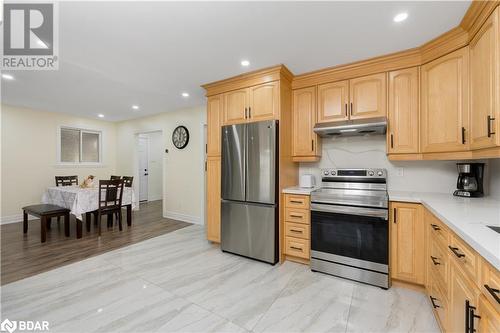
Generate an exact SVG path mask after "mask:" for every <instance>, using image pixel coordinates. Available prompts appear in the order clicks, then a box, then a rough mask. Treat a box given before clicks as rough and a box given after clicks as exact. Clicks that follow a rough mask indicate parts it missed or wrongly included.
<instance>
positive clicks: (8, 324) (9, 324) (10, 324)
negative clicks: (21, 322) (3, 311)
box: [0, 319, 17, 333]
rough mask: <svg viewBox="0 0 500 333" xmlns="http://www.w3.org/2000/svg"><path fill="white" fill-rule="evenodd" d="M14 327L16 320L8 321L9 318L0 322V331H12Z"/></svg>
mask: <svg viewBox="0 0 500 333" xmlns="http://www.w3.org/2000/svg"><path fill="white" fill-rule="evenodd" d="M16 328H17V322H16V321H10V320H9V319H5V320H4V321H2V323H1V324H0V330H2V331H8V332H9V333H12V332H14V331H15V330H16Z"/></svg>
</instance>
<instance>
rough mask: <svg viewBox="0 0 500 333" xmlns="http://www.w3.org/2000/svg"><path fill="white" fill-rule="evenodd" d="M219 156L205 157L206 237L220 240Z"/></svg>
mask: <svg viewBox="0 0 500 333" xmlns="http://www.w3.org/2000/svg"><path fill="white" fill-rule="evenodd" d="M220 173H221V160H220V158H208V159H207V239H208V240H209V241H212V242H216V243H219V242H220V219H221V216H220V205H221V203H220V187H221V184H220V181H221V174H220Z"/></svg>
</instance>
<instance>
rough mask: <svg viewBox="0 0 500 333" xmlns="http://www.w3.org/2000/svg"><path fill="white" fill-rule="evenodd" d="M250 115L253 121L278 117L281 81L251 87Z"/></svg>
mask: <svg viewBox="0 0 500 333" xmlns="http://www.w3.org/2000/svg"><path fill="white" fill-rule="evenodd" d="M249 91H250V104H249V110H248V115H249V118H250V120H251V121H261V120H271V119H278V114H279V82H278V81H275V82H269V83H264V84H260V85H258V86H254V87H250V88H249Z"/></svg>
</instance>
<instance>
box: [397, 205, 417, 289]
mask: <svg viewBox="0 0 500 333" xmlns="http://www.w3.org/2000/svg"><path fill="white" fill-rule="evenodd" d="M391 214H392V219H391V222H392V223H391V242H390V244H391V277H392V278H393V279H398V280H401V281H406V282H411V283H415V284H420V285H423V284H424V272H425V270H424V251H425V247H424V221H423V208H422V206H421V205H420V204H411V203H402V202H391Z"/></svg>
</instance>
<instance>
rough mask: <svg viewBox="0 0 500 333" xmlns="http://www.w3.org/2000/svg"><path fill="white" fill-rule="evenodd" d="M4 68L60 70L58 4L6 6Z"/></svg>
mask: <svg viewBox="0 0 500 333" xmlns="http://www.w3.org/2000/svg"><path fill="white" fill-rule="evenodd" d="M3 16H4V17H3V25H2V26H3V45H2V46H3V50H2V56H3V57H2V69H9V70H12V69H22V70H30V69H31V70H52V69H58V61H57V51H58V29H57V28H58V27H57V25H56V23H57V20H56V19H57V17H56V16H57V4H56V3H6V4H4V8H3Z"/></svg>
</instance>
